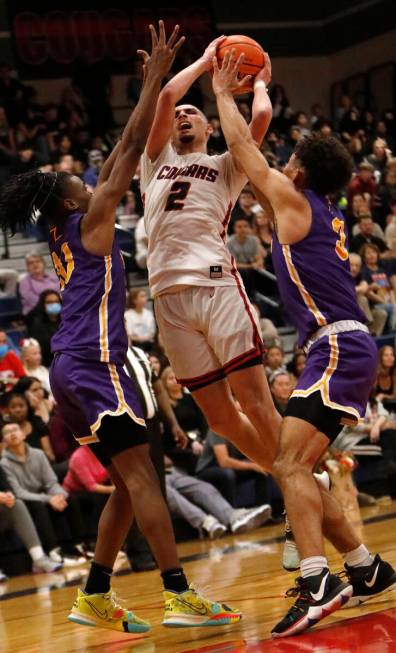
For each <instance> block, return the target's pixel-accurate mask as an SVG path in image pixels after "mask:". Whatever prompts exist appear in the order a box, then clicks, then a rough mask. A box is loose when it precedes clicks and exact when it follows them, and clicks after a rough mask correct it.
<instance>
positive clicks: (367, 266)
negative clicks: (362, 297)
mask: <svg viewBox="0 0 396 653" xmlns="http://www.w3.org/2000/svg"><path fill="white" fill-rule="evenodd" d="M361 256H362V259H363V263H364V267H363V269H362V277H363V279H364V281H367V283H368V286H369V287H368V290H367V297H368V299H369V300H370V302H371V305H375V306H376V308H381V309H384V310H385V311H386V312H387V315H388V321H387V327H388V329H390V330H392V331H393V330H394V326H395V315H394V313H395V298H394V294H393V290H392V284H391V281H390V279H389V277H388V275H387V272H386V270H385V268H383V267H382V266H381V265H380V262H379V261H380V252H379V249H378V247H377V246H376V245H374V244H366V245H363V247H362V249H361Z"/></svg>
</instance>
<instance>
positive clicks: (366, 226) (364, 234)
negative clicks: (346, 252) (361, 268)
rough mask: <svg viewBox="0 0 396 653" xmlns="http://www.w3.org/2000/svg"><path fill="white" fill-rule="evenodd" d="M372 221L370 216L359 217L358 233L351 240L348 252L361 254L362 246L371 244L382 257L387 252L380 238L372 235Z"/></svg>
mask: <svg viewBox="0 0 396 653" xmlns="http://www.w3.org/2000/svg"><path fill="white" fill-rule="evenodd" d="M374 226H375V225H374V220H373V218H372V217H371V215H361V216H360V218H359V233H358V234H357V236H354V237H353V238H352V239H351V243H350V250H351V252H356V253H357V254H361V249H362V247H363V245H366V244H367V243H372V244H373V245H375V246H376V247H377V248H378V250H379V251H380V253H381V254H382V255H383V256H384V255H385V253H386V252H387V247H386V243H385V241H384V240H383V239H382V238H379V237H378V236H375V235H374Z"/></svg>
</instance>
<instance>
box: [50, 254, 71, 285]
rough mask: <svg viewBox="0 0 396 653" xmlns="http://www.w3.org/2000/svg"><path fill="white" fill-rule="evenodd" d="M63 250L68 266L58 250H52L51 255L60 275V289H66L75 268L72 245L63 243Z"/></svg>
mask: <svg viewBox="0 0 396 653" xmlns="http://www.w3.org/2000/svg"><path fill="white" fill-rule="evenodd" d="M61 251H62V254H63V256H64V257H65V264H66V267H65V266H64V265H63V263H62V261H61V260H60V258H59V256H58V254H57V253H56V252H52V254H51V256H52V261H53V264H54V267H55V270H56V274H57V275H58V279H59V283H60V289H61V291H62V290H64V289H65V286H66V284H67V283H69V281H70V277H71V275H72V273H73V270H74V259H73V254H72V253H71V251H70V247H69V245H68V244H67V243H63V245H62V247H61Z"/></svg>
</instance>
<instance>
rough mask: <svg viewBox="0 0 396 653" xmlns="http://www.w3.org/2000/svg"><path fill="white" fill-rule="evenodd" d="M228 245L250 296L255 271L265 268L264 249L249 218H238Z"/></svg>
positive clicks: (253, 287)
mask: <svg viewBox="0 0 396 653" xmlns="http://www.w3.org/2000/svg"><path fill="white" fill-rule="evenodd" d="M227 247H228V249H229V250H230V252H231V254H232V256H233V257H234V258H235V261H236V265H237V268H238V272H239V273H240V275H241V277H242V280H243V283H244V286H245V290H246V292H247V294H248V295H249V297H251V296H252V295H253V293H254V289H255V277H254V271H255V270H256V269H260V268H263V265H264V264H263V250H262V248H261V246H260V241H259V239H258V238H257V236H253V235H252V231H251V228H250V225H249V221H248V220H247V218H242V217H240V218H237V219H236V220H235V222H234V233H233V235H232V236H230V238H229V239H228V241H227Z"/></svg>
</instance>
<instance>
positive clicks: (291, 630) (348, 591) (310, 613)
mask: <svg viewBox="0 0 396 653" xmlns="http://www.w3.org/2000/svg"><path fill="white" fill-rule="evenodd" d="M295 582H296V585H295V587H293V588H292V589H289V590H287V592H286V596H287V597H289V596H297V600H296V602H295V603H294V605H292V607H291V608H290V609H289V611H288V612H287V614H286V615H285V616H284V617H283V619H282V620H281V621H280V622H279V623H278V624H277V625H276V626H275V628H273V629H272V631H271V635H272V637H288V636H289V635H296V634H297V633H301V632H302V631H303V630H306V629H307V628H311V626H314V625H315V624H316V623H318V621H321V619H324V618H325V617H327V616H328V615H329V614H331V613H332V612H334V611H335V610H338V608H340V607H341V606H342V605H344V603H346V602H347V601H348V600H349V598H350V597H351V596H352V593H353V587H352V585H349V584H347V583H343V582H342V580H341V579H340V578H339V577H338V576H336V575H335V574H331V573H330V571H329V569H327V568H326V569H323V570H322V572H321V573H320V574H318V575H317V576H309V577H308V578H297V579H296V581H295Z"/></svg>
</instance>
